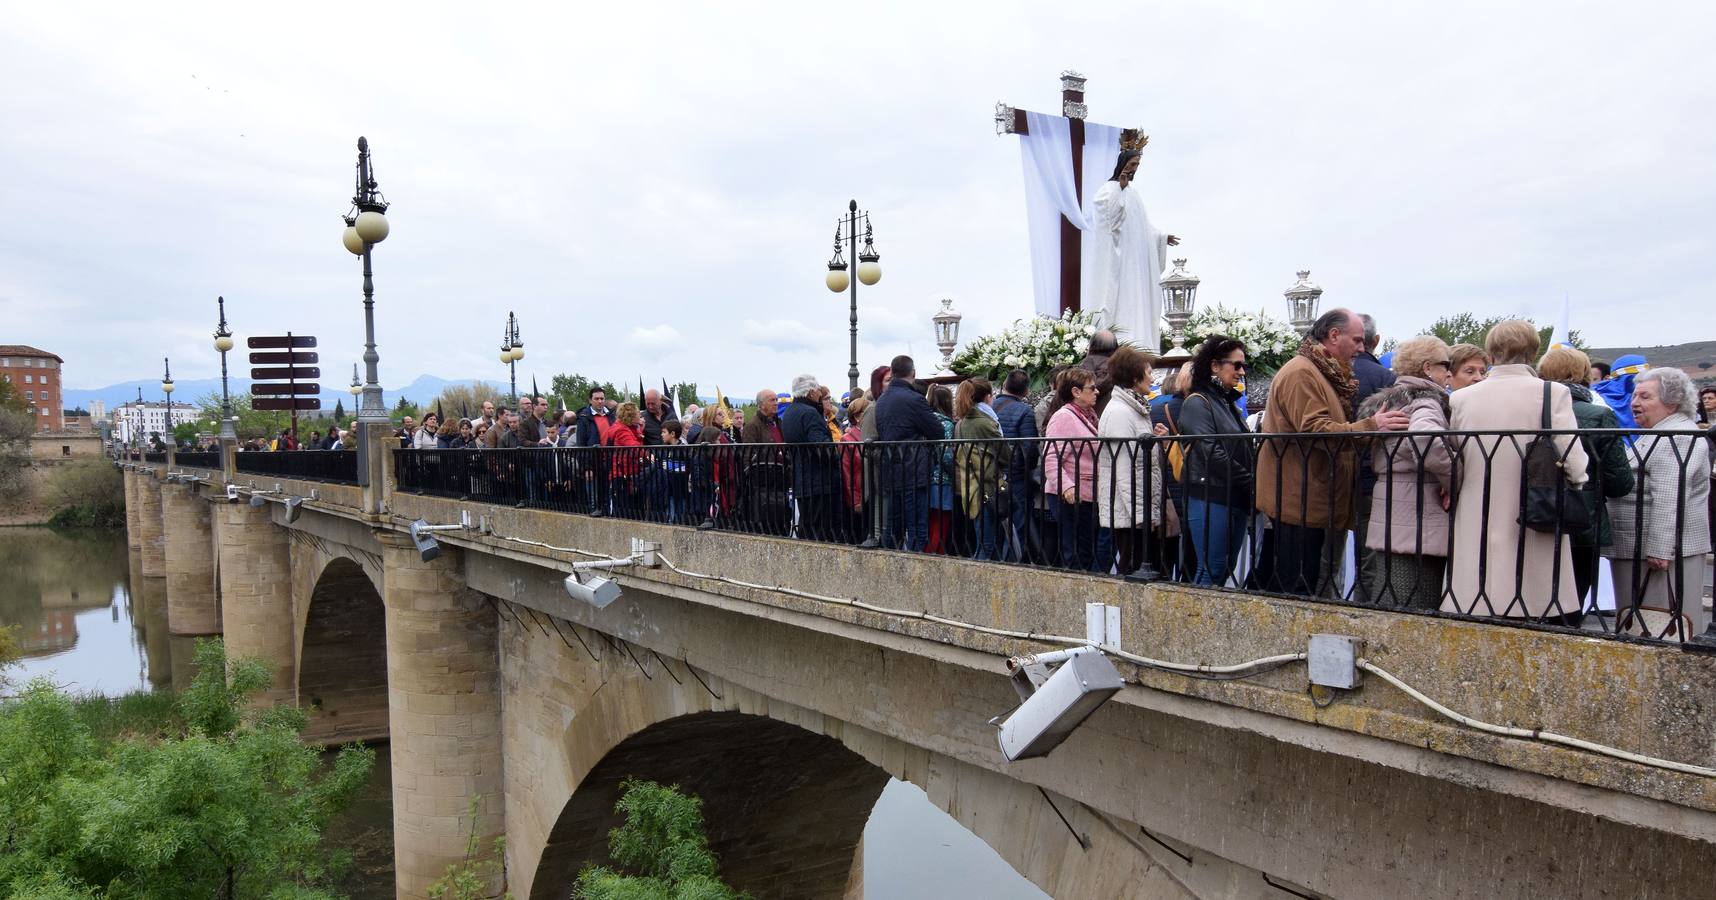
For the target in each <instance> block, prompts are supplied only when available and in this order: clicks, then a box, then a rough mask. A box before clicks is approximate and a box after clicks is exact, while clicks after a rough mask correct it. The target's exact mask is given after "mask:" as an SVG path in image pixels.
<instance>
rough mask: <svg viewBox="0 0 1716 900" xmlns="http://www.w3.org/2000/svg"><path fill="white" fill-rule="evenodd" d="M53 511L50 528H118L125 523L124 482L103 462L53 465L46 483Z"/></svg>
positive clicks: (93, 461)
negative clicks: (51, 472) (53, 526)
mask: <svg viewBox="0 0 1716 900" xmlns="http://www.w3.org/2000/svg"><path fill="white" fill-rule="evenodd" d="M46 494H47V500H48V504H49V506H51V507H52V508H53V509H54V515H53V519H52V520H51V521H50V522H49V524H51V525H55V526H57V527H62V528H118V527H121V526H123V525H124V524H125V483H124V480H123V476H122V475H120V474H119V470H118V469H116V468H114V467H113V466H112V465H111V464H109V463H108V462H107V461H106V460H103V459H80V460H77V461H75V462H71V463H67V464H66V465H63V466H57V467H55V468H54V470H53V474H52V476H50V477H49V478H48V482H47V489H46Z"/></svg>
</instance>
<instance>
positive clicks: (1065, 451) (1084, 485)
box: [1043, 403, 1097, 503]
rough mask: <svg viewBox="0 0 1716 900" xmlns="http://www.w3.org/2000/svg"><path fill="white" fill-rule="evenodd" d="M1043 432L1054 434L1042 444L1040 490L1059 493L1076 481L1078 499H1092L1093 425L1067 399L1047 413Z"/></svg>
mask: <svg viewBox="0 0 1716 900" xmlns="http://www.w3.org/2000/svg"><path fill="white" fill-rule="evenodd" d="M1043 436H1044V437H1048V438H1058V440H1050V441H1046V442H1044V444H1043V480H1044V482H1045V484H1044V485H1043V490H1045V491H1047V492H1049V493H1052V494H1054V495H1056V496H1060V493H1061V492H1062V491H1064V490H1066V489H1067V488H1070V487H1073V486H1075V485H1076V486H1077V487H1078V493H1077V494H1076V496H1077V497H1078V501H1079V502H1080V503H1092V502H1095V500H1096V457H1097V441H1096V428H1095V427H1094V426H1093V425H1091V424H1089V423H1087V422H1086V421H1085V420H1084V419H1083V418H1081V417H1080V416H1079V414H1078V411H1077V410H1075V409H1074V408H1073V404H1071V403H1068V404H1067V405H1066V406H1063V407H1061V408H1060V409H1058V410H1055V414H1054V415H1052V416H1050V417H1049V427H1048V429H1047V430H1045V431H1044V432H1043Z"/></svg>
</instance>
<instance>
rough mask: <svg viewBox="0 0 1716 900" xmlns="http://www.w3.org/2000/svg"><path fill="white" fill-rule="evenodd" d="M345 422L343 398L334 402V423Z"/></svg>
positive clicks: (344, 402)
mask: <svg viewBox="0 0 1716 900" xmlns="http://www.w3.org/2000/svg"><path fill="white" fill-rule="evenodd" d="M345 420H346V401H345V398H343V397H342V398H341V399H339V400H335V401H334V421H335V422H344V421H345Z"/></svg>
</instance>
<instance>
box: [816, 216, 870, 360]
mask: <svg viewBox="0 0 1716 900" xmlns="http://www.w3.org/2000/svg"><path fill="white" fill-rule="evenodd" d="M860 221H862V222H863V223H864V249H862V250H860V249H858V223H859V222H860ZM842 241H845V242H846V245H847V248H848V249H850V250H851V251H852V255H853V256H854V257H855V258H857V260H858V277H857V278H856V279H853V278H852V276H851V274H850V273H848V272H847V271H846V257H845V256H843V255H842V253H841V247H840V244H841V242H842ZM881 280H882V255H881V254H880V253H877V252H876V244H875V239H874V235H873V234H872V233H871V231H870V213H869V211H868V210H866V211H865V212H863V213H862V214H860V213H859V212H858V201H857V200H853V201H850V202H849V203H847V204H846V217H845V218H844V219H839V220H836V222H835V225H834V258H833V259H830V260H829V261H828V276H827V278H826V280H825V283H826V284H827V285H828V289H829V290H831V291H833V292H834V293H836V294H838V293H840V292H841V291H845V290H850V291H851V294H852V364H851V366H849V367H848V368H847V370H846V378H847V380H848V381H849V382H851V383H850V384H849V385H848V389H850V390H853V391H856V390H857V389H858V282H860V281H862V282H864V283H865V284H875V283H876V282H878V281H881Z"/></svg>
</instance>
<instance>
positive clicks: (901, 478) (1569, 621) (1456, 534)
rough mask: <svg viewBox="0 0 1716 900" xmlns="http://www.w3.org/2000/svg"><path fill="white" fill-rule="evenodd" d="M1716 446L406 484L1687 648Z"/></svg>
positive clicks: (1673, 439)
mask: <svg viewBox="0 0 1716 900" xmlns="http://www.w3.org/2000/svg"><path fill="white" fill-rule="evenodd" d="M1539 438H1541V439H1542V440H1543V441H1544V444H1543V447H1544V449H1543V450H1540V451H1537V452H1538V453H1547V454H1549V457H1548V458H1549V459H1551V460H1553V463H1554V464H1555V471H1565V472H1567V473H1569V475H1568V479H1567V482H1564V483H1562V484H1561V485H1560V486H1559V487H1556V486H1554V480H1553V477H1554V472H1550V473H1549V478H1550V480H1549V481H1548V482H1547V483H1548V484H1550V485H1551V487H1550V489H1549V491H1548V493H1547V494H1543V493H1542V492H1539V494H1538V495H1536V499H1538V500H1539V501H1541V502H1546V503H1547V510H1548V512H1547V513H1546V514H1545V515H1546V517H1547V518H1548V519H1549V520H1552V521H1549V522H1548V524H1547V526H1546V527H1547V530H1539V529H1538V528H1535V527H1524V526H1522V525H1520V524H1519V523H1520V519H1521V509H1522V507H1523V506H1526V505H1528V501H1530V500H1531V499H1532V495H1530V494H1528V492H1527V491H1526V488H1527V487H1528V486H1529V485H1528V483H1529V482H1530V479H1527V478H1524V477H1522V473H1523V472H1524V471H1525V468H1526V466H1527V460H1528V459H1529V458H1532V457H1533V451H1531V449H1530V448H1531V446H1532V444H1533V442H1534V441H1537V440H1538V439H1539ZM1710 445H1711V442H1710V436H1709V434H1707V433H1705V432H1665V431H1641V432H1627V431H1582V432H1581V431H1541V432H1540V431H1482V432H1479V431H1465V432H1453V431H1442V432H1410V433H1401V432H1394V433H1375V434H1339V435H1281V434H1249V433H1234V434H1221V435H1197V436H1170V437H1155V436H1149V435H1146V436H1143V437H1139V438H1133V439H1113V438H1094V437H1093V438H1088V439H1051V438H1030V439H1020V440H1006V439H1003V440H951V441H934V442H921V443H912V442H898V443H888V442H866V443H856V442H843V443H817V444H785V445H783V444H732V443H720V444H707V443H704V444H696V445H690V446H684V445H675V446H655V447H578V448H531V449H513V450H409V449H400V450H395V451H394V453H395V471H396V474H397V483H398V487H399V489H400V490H403V491H411V492H417V493H424V494H433V495H438V496H446V497H455V498H460V499H469V500H473V501H477V502H484V503H496V504H503V505H508V506H519V507H530V508H536V509H548V510H556V511H560V512H566V513H578V514H586V515H601V516H615V517H620V518H627V519H639V520H646V521H651V522H661V523H669V524H677V525H685V526H692V527H701V528H714V529H721V530H727V531H738V532H746V533H755V534H770V535H778V536H783V537H795V538H801V539H807V540H817V541H826V542H833V543H843V544H860V545H862V546H880V547H889V548H898V549H907V550H916V551H923V552H928V553H942V554H948V555H954V556H963V557H968V558H973V559H980V560H991V561H996V562H1005V563H1016V564H1026V565H1038V566H1053V567H1059V568H1072V569H1079V570H1086V571H1091V572H1095V573H1101V574H1117V575H1123V576H1127V577H1130V578H1134V579H1140V580H1168V581H1180V582H1186V583H1192V584H1200V585H1206V586H1209V587H1213V588H1218V589H1222V588H1225V589H1235V590H1246V591H1250V592H1258V593H1267V594H1274V595H1282V596H1291V597H1299V598H1307V599H1313V600H1326V601H1334V602H1342V603H1352V604H1359V605H1365V606H1374V607H1384V608H1392V609H1400V610H1406V611H1417V612H1423V613H1434V614H1438V615H1451V616H1458V617H1478V618H1482V619H1485V620H1490V621H1506V622H1509V623H1513V624H1529V625H1534V626H1547V627H1559V628H1579V629H1583V630H1584V631H1586V632H1590V633H1602V634H1608V635H1625V636H1632V637H1645V638H1654V639H1667V640H1686V639H1688V638H1691V637H1696V636H1698V635H1699V634H1700V633H1702V632H1703V631H1704V629H1705V626H1706V623H1707V621H1708V620H1707V614H1706V613H1705V611H1704V609H1703V595H1704V588H1705V586H1706V582H1707V572H1706V556H1707V554H1708V553H1709V551H1710V549H1711V548H1710V541H1709V531H1710V518H1711V507H1710V500H1709V485H1710V473H1711V456H1710V449H1709V448H1710ZM247 455H249V456H257V455H260V456H293V457H299V456H318V455H321V454H315V453H293V454H240V456H241V458H242V457H243V456H247ZM241 468H242V466H241ZM1540 477H1541V474H1540ZM1641 485H1642V486H1643V487H1642V488H1641V487H1640V486H1641ZM1638 523H1644V525H1643V526H1642V527H1641V526H1640V525H1639V524H1638ZM1641 538H1642V539H1641Z"/></svg>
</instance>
